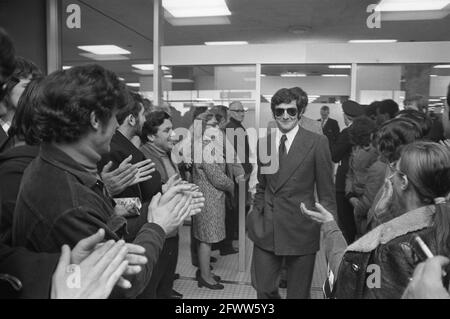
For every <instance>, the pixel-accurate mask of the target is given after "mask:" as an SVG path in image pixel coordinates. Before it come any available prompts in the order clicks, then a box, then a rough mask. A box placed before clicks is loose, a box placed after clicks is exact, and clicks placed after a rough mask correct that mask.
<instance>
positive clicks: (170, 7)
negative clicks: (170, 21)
mask: <svg viewBox="0 0 450 319" xmlns="http://www.w3.org/2000/svg"><path fill="white" fill-rule="evenodd" d="M162 5H163V7H164V9H166V10H167V11H168V12H169V13H170V14H171V15H172V16H173V17H175V18H188V17H215V16H229V15H231V12H230V10H229V9H228V7H227V4H226V3H225V0H163V1H162Z"/></svg>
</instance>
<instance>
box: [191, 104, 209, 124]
mask: <svg viewBox="0 0 450 319" xmlns="http://www.w3.org/2000/svg"><path fill="white" fill-rule="evenodd" d="M206 111H208V107H207V106H197V107H194V111H193V112H192V122H194V120H195V119H196V118H197V116H199V115H200V114H202V113H205V112H206Z"/></svg>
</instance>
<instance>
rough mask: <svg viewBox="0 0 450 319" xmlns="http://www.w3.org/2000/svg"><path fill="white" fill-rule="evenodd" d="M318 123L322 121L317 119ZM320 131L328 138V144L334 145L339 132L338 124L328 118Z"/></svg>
mask: <svg viewBox="0 0 450 319" xmlns="http://www.w3.org/2000/svg"><path fill="white" fill-rule="evenodd" d="M318 121H319V122H320V123H321V122H322V119H319V120H318ZM322 131H323V134H324V135H325V136H326V137H327V138H328V141H329V142H330V145H331V144H332V143H335V142H336V141H337V138H338V135H339V131H340V129H339V124H338V122H337V121H336V120H335V119H332V118H328V120H327V122H326V123H325V125H324V127H322Z"/></svg>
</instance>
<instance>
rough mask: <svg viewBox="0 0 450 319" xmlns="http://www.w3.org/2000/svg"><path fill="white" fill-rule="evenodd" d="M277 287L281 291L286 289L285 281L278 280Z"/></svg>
mask: <svg viewBox="0 0 450 319" xmlns="http://www.w3.org/2000/svg"><path fill="white" fill-rule="evenodd" d="M278 287H280V288H282V289H286V288H287V281H286V280H284V279H281V280H280V284H279V285H278Z"/></svg>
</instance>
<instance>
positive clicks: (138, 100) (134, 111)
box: [116, 90, 144, 125]
mask: <svg viewBox="0 0 450 319" xmlns="http://www.w3.org/2000/svg"><path fill="white" fill-rule="evenodd" d="M143 107H144V99H143V98H142V96H141V95H140V94H139V93H136V92H133V91H131V90H128V99H127V105H126V107H124V108H123V109H122V110H120V111H119V112H118V113H117V115H116V118H117V122H118V123H119V125H122V124H123V122H124V121H125V119H126V118H127V116H129V115H130V114H131V115H133V116H134V117H135V118H137V117H138V116H139V112H140V111H141V110H142V108H143Z"/></svg>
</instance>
